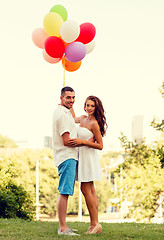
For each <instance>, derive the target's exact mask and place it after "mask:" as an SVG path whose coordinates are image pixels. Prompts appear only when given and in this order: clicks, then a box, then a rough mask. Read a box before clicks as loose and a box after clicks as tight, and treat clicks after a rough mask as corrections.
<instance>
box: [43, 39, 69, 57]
mask: <svg viewBox="0 0 164 240" xmlns="http://www.w3.org/2000/svg"><path fill="white" fill-rule="evenodd" d="M44 46H45V51H46V53H47V54H48V55H49V56H50V57H53V58H62V56H63V54H64V51H65V46H64V43H63V41H62V40H61V39H60V38H58V37H56V36H51V37H48V38H47V39H46V41H45V45H44Z"/></svg>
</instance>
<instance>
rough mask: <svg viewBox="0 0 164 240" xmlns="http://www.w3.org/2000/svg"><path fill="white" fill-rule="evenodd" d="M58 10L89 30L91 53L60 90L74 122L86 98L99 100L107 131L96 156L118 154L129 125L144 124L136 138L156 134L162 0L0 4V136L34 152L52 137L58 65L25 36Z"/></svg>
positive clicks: (162, 77) (163, 103)
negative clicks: (68, 93)
mask: <svg viewBox="0 0 164 240" xmlns="http://www.w3.org/2000/svg"><path fill="white" fill-rule="evenodd" d="M56 4H61V5H63V6H64V7H65V8H66V9H67V12H68V19H73V20H75V21H76V22H77V23H78V24H79V25H80V24H82V23H85V22H90V23H92V24H94V26H95V28H96V36H95V42H96V46H95V49H94V50H93V51H92V52H91V53H89V54H87V55H86V56H85V58H84V59H83V60H82V65H81V67H80V69H78V70H77V71H75V72H66V74H65V78H66V85H69V86H71V87H73V88H74V89H75V93H76V102H75V104H74V109H75V112H76V115H77V116H79V115H81V114H84V111H83V104H84V101H85V99H86V97H87V96H89V95H95V96H97V97H99V98H100V99H101V100H102V102H103V106H104V109H105V112H106V118H107V123H108V131H107V134H106V137H105V138H104V149H105V150H113V149H117V148H119V146H120V142H119V139H118V137H119V136H120V132H123V133H124V134H125V135H126V136H128V138H129V139H131V130H132V119H133V116H135V115H143V117H144V137H145V138H146V140H147V141H148V142H151V141H153V140H154V138H155V137H156V132H155V130H154V129H152V127H150V122H151V121H152V120H153V117H154V116H156V118H157V119H159V120H160V119H163V117H164V114H163V113H164V111H163V109H164V100H163V99H162V97H161V94H160V92H159V88H160V86H161V85H162V81H164V1H163V0H156V1H154V0H124V1H122V0H101V1H99V0H89V1H88V0H83V1H80V0H59V1H54V0H50V1H47V0H35V1H33V0H29V1H24V0H15V1H10V3H9V2H8V1H1V3H0V26H1V37H0V45H1V53H0V66H1V71H0V83H1V84H0V134H2V135H5V136H8V137H10V138H13V139H17V140H19V139H26V140H28V141H29V142H30V144H31V145H32V146H34V147H40V146H42V144H43V136H51V135H52V116H53V112H54V109H55V108H56V106H57V104H59V103H60V90H61V88H62V86H63V67H62V64H61V62H59V63H56V64H50V63H48V62H46V61H45V60H44V59H43V57H42V50H41V49H40V48H38V47H36V46H35V45H34V43H33V42H32V32H33V31H34V30H35V29H36V28H39V27H43V19H44V17H45V15H46V14H47V13H48V12H49V11H50V9H51V7H52V6H54V5H56Z"/></svg>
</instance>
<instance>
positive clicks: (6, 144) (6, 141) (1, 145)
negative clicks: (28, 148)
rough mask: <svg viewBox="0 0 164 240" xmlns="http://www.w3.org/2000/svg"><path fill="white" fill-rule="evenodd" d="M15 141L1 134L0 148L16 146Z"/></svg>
mask: <svg viewBox="0 0 164 240" xmlns="http://www.w3.org/2000/svg"><path fill="white" fill-rule="evenodd" d="M16 147H17V145H16V143H15V142H14V141H13V140H12V139H10V138H8V137H5V136H3V135H0V148H16Z"/></svg>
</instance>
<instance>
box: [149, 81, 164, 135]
mask: <svg viewBox="0 0 164 240" xmlns="http://www.w3.org/2000/svg"><path fill="white" fill-rule="evenodd" d="M159 90H160V93H161V95H162V98H164V82H163V83H162V86H161V87H160V89H159ZM151 126H152V127H154V128H155V129H156V130H157V131H161V132H164V119H163V120H162V121H161V122H157V120H156V118H155V117H154V119H153V121H152V122H151Z"/></svg>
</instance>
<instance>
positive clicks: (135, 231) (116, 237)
mask: <svg viewBox="0 0 164 240" xmlns="http://www.w3.org/2000/svg"><path fill="white" fill-rule="evenodd" d="M68 226H70V227H72V228H76V229H78V230H79V234H80V235H79V236H63V235H58V234H57V229H58V223H57V222H35V221H31V222H29V221H25V220H20V219H16V220H15V219H10V220H7V219H0V239H6V240H16V239H17V240H36V239H37V240H40V239H47V240H51V239H53V240H54V239H61V240H63V239H80V240H81V239H83V240H86V239H87V240H88V239H92V240H95V239H104V240H108V239H112V240H125V239H126V240H127V239H128V240H131V239H145V240H149V239H152V240H156V239H158V240H162V239H164V224H143V223H141V224H140V223H102V227H103V232H102V234H97V235H86V234H85V233H84V232H86V230H87V229H88V227H89V223H84V222H69V223H68Z"/></svg>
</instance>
